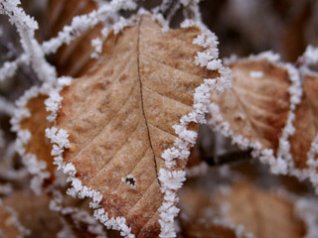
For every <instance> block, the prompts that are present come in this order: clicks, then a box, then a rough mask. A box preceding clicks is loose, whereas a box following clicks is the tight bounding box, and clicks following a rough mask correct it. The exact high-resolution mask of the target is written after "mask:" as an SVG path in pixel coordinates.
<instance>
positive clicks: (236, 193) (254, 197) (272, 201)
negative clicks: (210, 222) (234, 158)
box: [219, 184, 306, 238]
mask: <svg viewBox="0 0 318 238" xmlns="http://www.w3.org/2000/svg"><path fill="white" fill-rule="evenodd" d="M219 199H220V201H221V202H227V203H229V205H230V209H229V213H228V217H229V219H230V220H231V221H232V222H233V223H235V224H243V225H244V227H245V229H246V231H249V232H252V233H253V234H254V235H255V236H256V237H258V238H268V237H276V238H301V237H303V236H304V235H305V232H306V229H305V225H304V222H303V221H301V220H300V219H298V218H296V217H295V215H294V214H295V213H294V204H293V203H292V202H290V201H288V200H287V199H286V198H284V197H281V196H278V195H277V194H275V193H271V192H268V191H263V190H261V189H258V188H256V187H253V186H251V185H249V184H237V185H235V186H234V188H232V190H231V192H230V193H229V194H227V195H223V196H221V197H220V198H219Z"/></svg>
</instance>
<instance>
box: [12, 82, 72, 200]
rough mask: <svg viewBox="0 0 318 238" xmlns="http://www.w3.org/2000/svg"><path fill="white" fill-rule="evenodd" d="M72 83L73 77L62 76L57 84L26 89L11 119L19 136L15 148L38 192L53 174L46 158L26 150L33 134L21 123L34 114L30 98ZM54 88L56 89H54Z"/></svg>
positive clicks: (46, 94) (49, 108)
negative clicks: (31, 111) (48, 167)
mask: <svg viewBox="0 0 318 238" xmlns="http://www.w3.org/2000/svg"><path fill="white" fill-rule="evenodd" d="M70 83H71V78H69V77H60V78H58V79H57V85H56V86H53V85H52V84H51V83H50V82H49V83H44V84H43V85H42V86H33V87H31V88H30V89H28V90H26V91H25V92H24V94H23V95H22V96H21V97H20V98H19V99H18V100H17V101H16V102H15V109H14V112H13V116H12V118H11V120H10V123H11V130H12V131H13V132H15V133H16V136H17V138H16V140H15V150H16V151H17V152H18V154H19V155H20V156H21V158H22V163H23V165H24V166H25V167H26V169H27V171H28V173H29V174H30V175H31V182H30V187H31V189H32V191H33V192H35V193H36V194H41V193H42V192H43V183H44V181H45V180H46V179H48V178H49V177H50V176H51V175H52V174H50V172H49V171H48V170H47V164H46V162H45V161H44V160H40V159H39V158H37V156H36V155H35V154H32V153H28V152H27V151H26V149H25V146H26V145H27V144H28V143H29V142H30V141H31V140H32V134H31V132H30V131H29V130H27V129H23V128H22V127H21V123H22V121H24V120H26V119H28V118H30V117H31V116H32V115H31V113H30V111H29V109H28V108H27V104H28V102H29V101H30V100H32V99H35V98H37V97H38V96H40V95H44V96H48V97H49V95H52V92H55V90H59V89H60V88H63V87H64V86H66V85H69V84H70ZM54 88H56V89H55V90H54ZM53 95H55V94H53ZM52 105H53V106H52ZM43 106H44V105H43ZM54 106H55V104H54V102H51V103H50V106H49V107H48V108H47V109H48V110H49V111H50V110H52V107H54ZM57 107H58V106H57Z"/></svg>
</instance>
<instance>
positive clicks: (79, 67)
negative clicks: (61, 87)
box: [48, 0, 101, 77]
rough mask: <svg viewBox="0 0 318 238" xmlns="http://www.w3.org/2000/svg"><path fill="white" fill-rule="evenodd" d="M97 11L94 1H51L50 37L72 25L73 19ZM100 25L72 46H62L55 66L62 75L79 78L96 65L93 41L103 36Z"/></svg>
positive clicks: (49, 8) (49, 9) (77, 39)
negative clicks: (92, 56) (93, 56)
mask: <svg viewBox="0 0 318 238" xmlns="http://www.w3.org/2000/svg"><path fill="white" fill-rule="evenodd" d="M93 10H96V2H95V1H93V0H70V1H64V0H57V1H56V0H50V1H49V5H48V14H49V23H50V27H49V28H50V34H49V35H50V36H56V35H57V34H58V32H59V31H61V30H62V29H63V27H64V26H66V25H68V24H70V23H71V21H72V19H73V17H75V16H79V15H83V14H88V13H89V12H91V11H93ZM100 31H101V26H100V25H98V26H97V27H94V28H93V29H91V30H88V31H87V32H85V33H84V34H83V35H82V36H80V37H77V38H76V39H75V40H74V42H72V44H69V45H64V46H62V47H61V48H60V49H59V50H58V52H57V54H56V56H55V57H54V59H55V62H54V63H55V65H56V67H57V70H58V72H59V73H60V74H61V75H70V76H73V77H78V76H81V75H84V74H85V73H86V72H87V71H88V70H89V69H90V68H91V67H92V66H93V65H94V64H95V63H96V60H95V59H92V58H91V52H92V49H93V48H92V45H91V44H90V42H91V40H93V39H94V38H96V37H98V36H100V35H101V33H100Z"/></svg>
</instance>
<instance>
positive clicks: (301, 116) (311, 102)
mask: <svg viewBox="0 0 318 238" xmlns="http://www.w3.org/2000/svg"><path fill="white" fill-rule="evenodd" d="M317 90H318V79H317V77H315V76H310V75H304V76H303V99H302V102H301V104H300V105H299V106H298V107H297V109H296V113H295V114H296V119H295V122H296V123H295V129H296V131H295V134H294V135H293V136H292V137H291V139H290V141H291V152H292V155H293V159H294V161H295V164H296V166H297V167H298V168H300V169H303V168H306V167H307V165H308V163H307V159H308V155H307V153H308V152H309V150H310V149H311V144H312V142H313V140H314V138H315V136H316V135H317V133H318V103H317V99H318V98H317Z"/></svg>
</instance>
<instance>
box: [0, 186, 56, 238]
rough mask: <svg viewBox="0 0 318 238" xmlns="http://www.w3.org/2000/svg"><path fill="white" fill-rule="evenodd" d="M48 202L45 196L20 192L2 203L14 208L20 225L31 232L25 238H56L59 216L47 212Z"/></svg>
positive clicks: (48, 199) (47, 197)
mask: <svg viewBox="0 0 318 238" xmlns="http://www.w3.org/2000/svg"><path fill="white" fill-rule="evenodd" d="M49 202H50V198H49V196H47V195H41V196H36V195H34V194H32V193H31V192H29V191H20V192H16V193H14V194H13V195H12V196H10V197H8V198H6V199H5V200H4V202H3V203H4V204H5V206H10V207H12V208H14V210H15V211H16V213H17V217H18V218H19V221H20V222H21V224H22V225H23V226H24V227H25V228H27V229H28V230H30V231H31V233H30V235H29V236H27V237H30V238H32V237H34V238H35V237H43V238H46V237H47V238H49V237H56V234H57V233H58V232H59V231H60V230H61V229H62V223H61V220H60V217H59V215H58V214H57V213H54V212H52V211H50V210H49ZM5 237H16V236H5Z"/></svg>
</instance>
